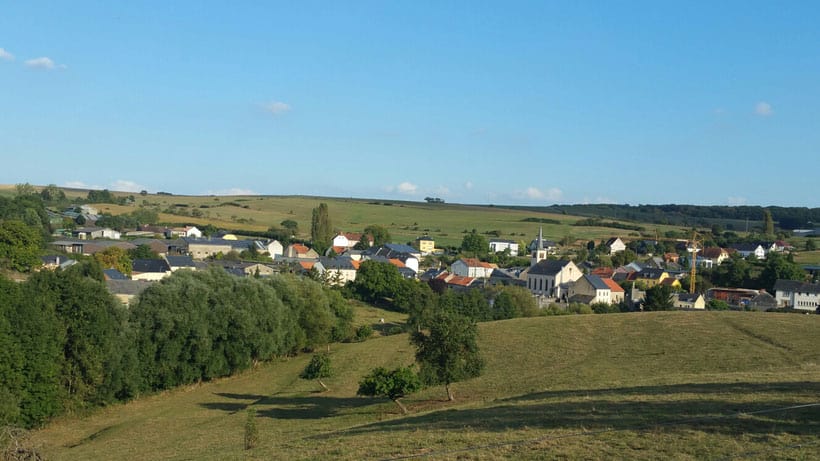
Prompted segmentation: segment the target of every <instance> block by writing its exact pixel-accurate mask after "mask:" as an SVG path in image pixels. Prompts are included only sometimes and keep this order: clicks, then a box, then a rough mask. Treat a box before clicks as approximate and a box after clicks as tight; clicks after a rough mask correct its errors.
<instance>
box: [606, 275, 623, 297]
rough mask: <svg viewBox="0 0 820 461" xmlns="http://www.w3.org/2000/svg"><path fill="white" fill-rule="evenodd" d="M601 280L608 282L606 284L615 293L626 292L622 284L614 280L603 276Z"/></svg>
mask: <svg viewBox="0 0 820 461" xmlns="http://www.w3.org/2000/svg"><path fill="white" fill-rule="evenodd" d="M601 280H603V281H604V283H606V286H608V287H609V290H610V291H612V292H613V293H623V292H624V289H623V288H622V287H621V286H620V285H618V284H617V283H615V281H614V280H612V279H605V278H603V277H602V278H601Z"/></svg>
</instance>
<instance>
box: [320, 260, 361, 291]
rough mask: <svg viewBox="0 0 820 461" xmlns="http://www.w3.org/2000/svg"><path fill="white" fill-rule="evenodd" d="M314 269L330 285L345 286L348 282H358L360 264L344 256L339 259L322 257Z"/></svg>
mask: <svg viewBox="0 0 820 461" xmlns="http://www.w3.org/2000/svg"><path fill="white" fill-rule="evenodd" d="M313 267H314V268H315V269H316V271H317V272H319V274H321V275H322V277H323V278H324V279H325V280H327V281H328V283H330V284H332V285H344V284H346V283H347V282H352V281H354V280H356V271H357V270H359V262H358V261H354V260H352V259H350V258H347V257H344V256H342V257H338V258H326V257H321V258H319V261H318V262H316V264H314V265H313Z"/></svg>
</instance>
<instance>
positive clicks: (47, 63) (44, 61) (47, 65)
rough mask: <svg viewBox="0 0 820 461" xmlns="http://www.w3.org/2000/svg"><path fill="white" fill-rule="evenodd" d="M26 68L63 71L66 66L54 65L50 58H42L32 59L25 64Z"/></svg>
mask: <svg viewBox="0 0 820 461" xmlns="http://www.w3.org/2000/svg"><path fill="white" fill-rule="evenodd" d="M25 65H26V67H30V68H32V69H42V70H54V69H65V68H66V67H67V66H66V65H65V64H56V63H55V62H54V61H52V60H51V58H48V57H46V56H43V57H41V58H34V59H29V60H28V61H26V62H25Z"/></svg>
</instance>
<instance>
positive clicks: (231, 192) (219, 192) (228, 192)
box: [207, 187, 259, 195]
mask: <svg viewBox="0 0 820 461" xmlns="http://www.w3.org/2000/svg"><path fill="white" fill-rule="evenodd" d="M207 195H259V194H258V193H257V192H255V191H253V190H251V189H243V188H241V187H231V188H229V189H222V190H216V191H209V192H208V193H207Z"/></svg>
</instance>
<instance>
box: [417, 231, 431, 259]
mask: <svg viewBox="0 0 820 461" xmlns="http://www.w3.org/2000/svg"><path fill="white" fill-rule="evenodd" d="M413 244H414V246H415V248H416V249H418V250H419V252H420V253H421V255H422V256H427V255H429V254H433V253H435V252H436V242H435V240H433V239H432V238H430V237H429V236H427V235H425V236H422V237H419V238H417V239H416V240H415V241H414V242H413Z"/></svg>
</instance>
